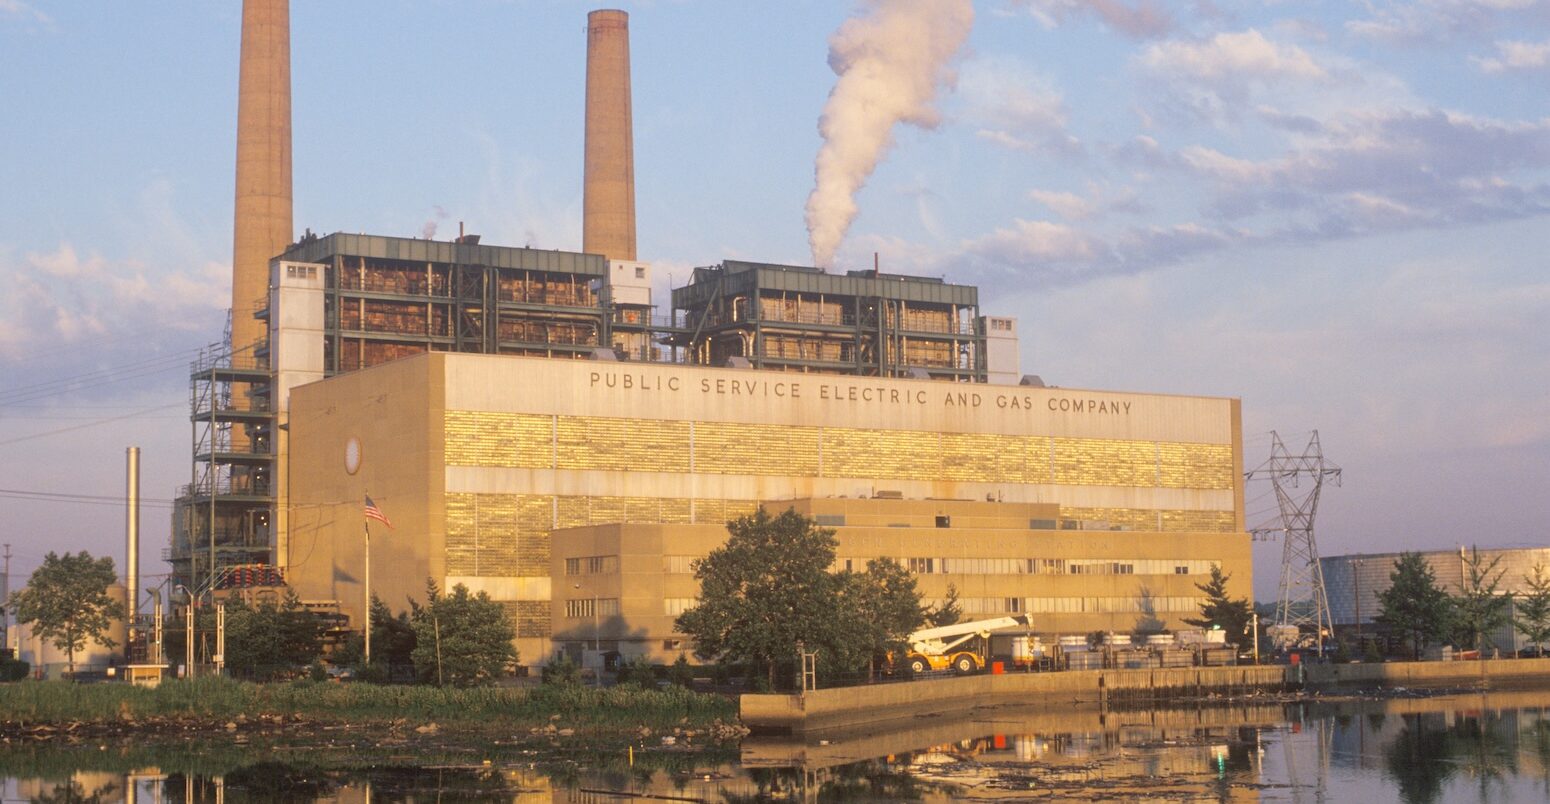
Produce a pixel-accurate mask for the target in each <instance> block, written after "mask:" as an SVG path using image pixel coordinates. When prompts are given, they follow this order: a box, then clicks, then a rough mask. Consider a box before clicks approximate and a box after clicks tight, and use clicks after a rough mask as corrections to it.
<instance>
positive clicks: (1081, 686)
mask: <svg viewBox="0 0 1550 804" xmlns="http://www.w3.org/2000/svg"><path fill="white" fill-rule="evenodd" d="M1285 670H1286V668H1284V667H1268V666H1262V667H1190V668H1176V669H1167V670H1073V671H1069V672H1063V673H1010V674H1007V675H976V676H964V677H962V678H947V679H933V680H931V681H915V682H905V683H899V684H874V685H870V686H863V687H839V688H835V689H826V690H814V691H812V692H809V693H807V694H806V695H743V696H741V697H740V698H739V703H738V709H739V718H740V719H741V720H742V721H743V724H744V725H746V726H748V727H750V728H756V729H757V728H765V729H778V730H787V729H789V730H791V731H798V732H800V731H816V730H829V729H845V728H854V727H857V726H863V725H867V724H873V723H882V722H886V721H889V720H896V719H901V718H908V717H915V716H919V715H922V714H927V713H938V712H940V713H952V712H962V711H965V710H968V709H971V708H973V707H975V706H984V705H988V704H991V703H996V704H1022V705H1042V706H1078V705H1096V704H1098V703H1099V702H1100V699H1101V698H1102V696H1103V695H1104V692H1103V691H1104V690H1107V691H1109V692H1110V693H1112V692H1114V691H1130V692H1144V691H1153V692H1155V693H1156V694H1158V695H1162V694H1164V692H1165V691H1170V690H1171V691H1179V692H1193V691H1196V690H1199V691H1201V692H1212V691H1218V692H1220V691H1230V690H1245V689H1252V688H1256V687H1266V688H1277V687H1280V686H1282V685H1283V684H1285V683H1286V682H1285Z"/></svg>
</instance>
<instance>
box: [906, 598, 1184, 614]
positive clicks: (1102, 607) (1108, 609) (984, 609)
mask: <svg viewBox="0 0 1550 804" xmlns="http://www.w3.org/2000/svg"><path fill="white" fill-rule="evenodd" d="M927 602H929V603H930V604H931V605H933V606H940V605H941V604H942V601H940V600H933V601H927ZM1204 602H1205V598H1199V597H1153V596H1149V595H1147V596H1141V597H963V598H959V599H958V606H959V608H961V609H962V610H963V613H964V614H966V615H972V619H978V618H981V617H987V616H994V615H997V614H1020V613H1027V614H1137V615H1157V614H1164V613H1193V612H1199V611H1200V606H1201V604H1202V603H1204Z"/></svg>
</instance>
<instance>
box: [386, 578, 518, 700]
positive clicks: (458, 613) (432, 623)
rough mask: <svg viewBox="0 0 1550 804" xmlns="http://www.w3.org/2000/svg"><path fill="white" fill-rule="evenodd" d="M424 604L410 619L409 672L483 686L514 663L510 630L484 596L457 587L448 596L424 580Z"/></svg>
mask: <svg viewBox="0 0 1550 804" xmlns="http://www.w3.org/2000/svg"><path fill="white" fill-rule="evenodd" d="M425 597H426V604H425V605H424V606H420V607H418V608H416V609H415V610H414V612H413V614H412V615H411V617H410V620H411V622H412V624H413V626H414V636H415V646H414V650H413V652H412V653H411V656H412V657H413V659H414V668H415V672H416V673H417V674H418V675H419V677H420V679H421V680H423V681H430V682H434V683H437V684H452V685H455V686H459V687H467V686H474V685H478V684H488V683H490V682H491V681H493V680H495V678H496V677H498V676H500V675H501V674H502V673H504V672H506V671H507V669H508V668H509V667H510V666H511V665H513V664H515V663H516V661H517V651H516V649H515V648H514V647H512V644H511V641H512V640H513V639H515V638H516V632H515V630H514V629H513V628H512V626H511V619H510V618H508V617H507V616H506V611H505V609H503V608H501V605H500V604H499V603H496V602H495V601H493V600H491V599H490V596H489V595H488V594H486V593H485V592H479V593H478V594H470V593H469V591H468V587H466V586H464V585H462V584H458V585H456V586H454V587H452V593H451V594H449V595H444V594H441V592H440V590H439V589H438V588H437V586H436V584H435V583H434V582H432V581H427V582H426V595H425Z"/></svg>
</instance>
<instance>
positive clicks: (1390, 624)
mask: <svg viewBox="0 0 1550 804" xmlns="http://www.w3.org/2000/svg"><path fill="white" fill-rule="evenodd" d="M1452 608H1453V603H1452V601H1451V600H1450V599H1449V598H1448V594H1447V593H1446V592H1444V591H1443V590H1442V589H1440V588H1439V587H1438V586H1437V574H1436V573H1435V572H1433V571H1432V568H1431V565H1429V564H1427V563H1426V559H1425V558H1424V557H1422V556H1421V554H1420V553H1401V554H1400V556H1399V559H1398V560H1397V561H1395V562H1394V571H1393V572H1391V573H1389V588H1387V589H1385V590H1383V591H1382V592H1379V593H1378V616H1377V617H1375V618H1373V619H1374V620H1375V621H1376V622H1377V623H1378V624H1379V625H1383V626H1385V627H1387V628H1391V629H1393V630H1394V631H1397V632H1399V633H1400V634H1401V635H1402V636H1403V637H1405V638H1407V639H1409V640H1410V645H1411V652H1412V653H1413V654H1414V658H1416V659H1420V658H1421V649H1422V648H1424V647H1426V645H1427V644H1428V643H1429V642H1432V641H1433V640H1437V639H1441V638H1442V637H1443V635H1444V634H1446V633H1447V631H1448V624H1449V621H1450V619H1451V618H1452Z"/></svg>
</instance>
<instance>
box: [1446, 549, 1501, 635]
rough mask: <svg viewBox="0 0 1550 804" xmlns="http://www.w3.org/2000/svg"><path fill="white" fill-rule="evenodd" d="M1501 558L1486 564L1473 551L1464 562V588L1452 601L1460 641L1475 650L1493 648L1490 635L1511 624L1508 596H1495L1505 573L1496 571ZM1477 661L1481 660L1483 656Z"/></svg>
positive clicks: (1476, 550) (1477, 553) (1477, 552)
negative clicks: (1489, 646)
mask: <svg viewBox="0 0 1550 804" xmlns="http://www.w3.org/2000/svg"><path fill="white" fill-rule="evenodd" d="M1501 560H1502V559H1501V556H1497V557H1496V558H1493V559H1491V560H1490V562H1486V561H1485V560H1484V559H1483V558H1481V556H1480V550H1479V549H1478V548H1477V549H1474V550H1472V551H1470V554H1469V555H1468V556H1467V557H1465V559H1464V588H1463V589H1462V590H1461V591H1460V593H1459V594H1458V595H1457V596H1455V597H1454V598H1453V612H1454V618H1453V622H1454V625H1455V627H1456V628H1457V631H1458V635H1459V636H1460V637H1462V639H1461V640H1460V641H1466V640H1467V641H1468V643H1469V645H1470V646H1471V647H1473V648H1474V649H1475V650H1478V651H1482V652H1483V651H1484V650H1485V649H1486V647H1487V646H1488V645H1494V644H1495V643H1494V641H1493V640H1492V639H1491V634H1492V633H1493V632H1495V631H1497V630H1499V629H1500V628H1501V627H1502V626H1504V625H1506V624H1507V623H1508V622H1510V621H1511V619H1512V615H1511V614H1510V613H1509V611H1508V607H1509V606H1511V605H1512V597H1511V596H1509V595H1503V594H1498V593H1497V591H1496V588H1497V586H1499V585H1500V584H1501V580H1502V575H1504V574H1506V570H1498V569H1497V568H1496V565H1497V564H1500V563H1501ZM1481 658H1485V657H1484V656H1483V655H1482V656H1481Z"/></svg>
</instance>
